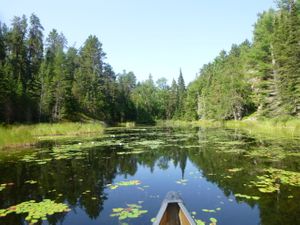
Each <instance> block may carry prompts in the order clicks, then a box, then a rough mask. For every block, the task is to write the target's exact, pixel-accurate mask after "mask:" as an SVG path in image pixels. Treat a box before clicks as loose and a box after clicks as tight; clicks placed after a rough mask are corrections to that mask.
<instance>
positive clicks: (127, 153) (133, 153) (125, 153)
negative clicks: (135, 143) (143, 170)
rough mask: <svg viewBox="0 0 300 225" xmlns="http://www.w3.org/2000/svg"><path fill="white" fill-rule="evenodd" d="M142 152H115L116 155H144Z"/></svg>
mask: <svg viewBox="0 0 300 225" xmlns="http://www.w3.org/2000/svg"><path fill="white" fill-rule="evenodd" d="M144 152H145V151H144V150H134V151H127V152H117V154H118V155H135V154H141V153H144Z"/></svg>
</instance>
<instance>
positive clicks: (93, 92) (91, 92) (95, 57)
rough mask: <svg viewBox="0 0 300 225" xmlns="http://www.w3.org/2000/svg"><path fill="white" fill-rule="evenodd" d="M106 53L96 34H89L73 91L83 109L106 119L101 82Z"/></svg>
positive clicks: (80, 58)
mask: <svg viewBox="0 0 300 225" xmlns="http://www.w3.org/2000/svg"><path fill="white" fill-rule="evenodd" d="M104 56H105V53H104V52H103V50H102V44H101V43H100V41H99V40H98V38H97V37H96V36H92V35H91V36H89V37H88V39H87V40H86V41H85V43H84V46H83V47H82V48H81V50H80V52H79V67H78V69H77V70H76V72H75V82H74V86H73V93H74V96H75V98H76V99H77V101H78V102H79V104H80V106H82V110H83V111H84V112H85V113H88V114H89V115H91V116H96V117H98V118H99V119H104V118H105V115H104V113H103V106H104V96H103V93H102V90H101V86H100V84H101V83H102V84H103V80H102V81H101V76H102V73H103V64H104V63H103V59H104Z"/></svg>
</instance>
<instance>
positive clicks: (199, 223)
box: [192, 212, 218, 225]
mask: <svg viewBox="0 0 300 225" xmlns="http://www.w3.org/2000/svg"><path fill="white" fill-rule="evenodd" d="M196 214H197V213H196V212H192V217H193V219H194V220H195V222H196V224H197V225H205V222H204V221H203V220H201V219H197V218H196ZM209 221H210V222H209V225H217V222H218V220H217V219H216V218H214V217H211V218H209Z"/></svg>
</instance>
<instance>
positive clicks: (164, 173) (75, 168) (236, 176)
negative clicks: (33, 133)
mask: <svg viewBox="0 0 300 225" xmlns="http://www.w3.org/2000/svg"><path fill="white" fill-rule="evenodd" d="M299 143H300V142H299V140H297V139H292V140H285V139H282V140H281V139H277V140H276V141H274V140H272V141H267V140H259V139H256V138H255V137H251V136H249V135H246V134H244V133H242V132H240V131H233V130H222V129H204V128H185V129H183V128H182V129H178V128H177V129H174V128H158V127H148V128H140V129H137V128H134V129H110V130H107V132H106V134H105V136H104V137H101V138H93V139H86V140H84V139H82V140H67V141H66V140H65V141H57V142H53V143H52V142H49V143H46V144H45V143H44V144H43V145H44V147H42V148H40V149H38V150H34V151H29V152H26V153H24V152H23V153H21V154H13V155H12V156H9V157H5V158H4V157H0V184H3V183H13V184H12V185H10V186H7V187H6V188H5V189H4V190H2V191H0V209H5V208H8V207H10V206H12V205H16V204H19V203H21V202H24V201H28V200H36V201H37V202H39V201H42V200H43V199H45V198H47V199H51V200H54V201H56V202H61V203H65V204H67V205H68V206H69V207H70V209H71V211H70V212H68V213H57V214H54V215H51V216H48V217H47V220H46V221H43V222H42V221H39V222H38V223H37V224H64V225H67V224H68V225H77V224H78V225H79V224H80V225H82V224H85V225H88V224H95V225H96V224H97V225H99V224H105V225H110V224H129V225H141V224H151V222H150V220H151V218H153V217H155V216H156V214H157V212H158V210H159V208H160V205H161V202H162V200H163V198H164V196H165V194H166V193H167V192H168V191H170V190H173V191H177V192H179V193H180V194H181V196H182V197H183V199H184V201H185V205H186V207H187V208H188V210H189V211H190V212H194V213H193V214H195V215H194V216H195V218H197V219H201V220H203V221H205V222H206V224H209V221H210V218H216V219H217V221H218V222H217V224H220V225H241V224H243V225H257V224H263V225H280V224H285V225H287V224H293V225H296V224H300V187H299V186H298V185H297V184H300V180H297V177H296V181H295V180H294V184H293V185H288V184H284V183H281V182H280V180H279V181H278V186H279V190H277V191H275V192H272V193H263V192H261V191H259V189H258V187H256V186H253V185H251V181H256V180H257V176H259V175H264V174H265V173H266V172H265V169H267V168H277V169H282V170H286V171H294V172H300V154H299V150H300V149H299V146H300V144H299ZM62 144H63V145H62ZM61 145H62V146H61ZM182 179H183V181H182ZM278 179H279V178H278ZM30 180H33V181H36V182H33V183H32V184H30V182H26V181H30ZM130 180H138V185H130V186H119V187H117V188H115V189H111V186H110V185H109V184H117V183H118V182H120V181H130ZM298 182H299V183H298ZM295 184H296V185H295ZM235 194H243V195H247V196H256V197H259V199H257V198H256V199H251V198H250V199H247V198H241V197H235ZM127 204H138V205H140V206H141V207H142V209H143V210H147V211H148V212H147V213H145V214H142V215H141V216H139V217H138V218H127V219H125V220H119V219H118V217H111V216H110V215H111V214H112V209H113V208H126V207H128V206H127ZM203 209H204V211H203ZM205 209H208V210H212V211H210V212H205ZM206 211H207V210H206ZM25 217H26V215H24V214H18V215H17V214H14V213H12V214H9V215H7V216H5V217H2V218H0V224H1V225H2V224H3V225H4V224H5V225H16V224H27V222H26V221H25Z"/></svg>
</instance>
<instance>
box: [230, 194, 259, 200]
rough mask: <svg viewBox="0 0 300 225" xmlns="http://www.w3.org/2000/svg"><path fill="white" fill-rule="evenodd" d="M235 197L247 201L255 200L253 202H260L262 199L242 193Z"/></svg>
mask: <svg viewBox="0 0 300 225" xmlns="http://www.w3.org/2000/svg"><path fill="white" fill-rule="evenodd" d="M234 196H235V197H237V198H245V199H253V200H259V199H260V197H258V196H251V195H244V194H240V193H237V194H235V195H234Z"/></svg>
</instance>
